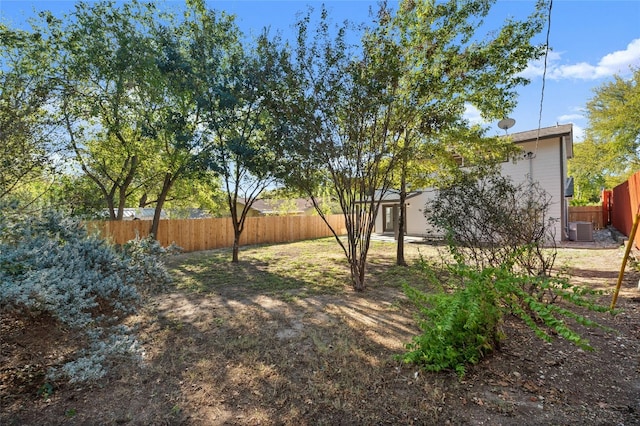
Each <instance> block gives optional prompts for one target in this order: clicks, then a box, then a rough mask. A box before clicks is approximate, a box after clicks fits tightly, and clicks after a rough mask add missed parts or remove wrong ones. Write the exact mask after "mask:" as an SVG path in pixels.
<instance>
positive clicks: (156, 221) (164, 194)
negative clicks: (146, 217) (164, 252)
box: [150, 173, 173, 240]
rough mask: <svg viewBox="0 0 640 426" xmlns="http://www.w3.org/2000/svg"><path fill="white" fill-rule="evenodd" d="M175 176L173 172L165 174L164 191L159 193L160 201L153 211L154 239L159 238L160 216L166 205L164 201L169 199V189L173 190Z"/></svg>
mask: <svg viewBox="0 0 640 426" xmlns="http://www.w3.org/2000/svg"><path fill="white" fill-rule="evenodd" d="M172 178H173V176H172V174H171V173H166V174H165V175H164V182H163V183H162V191H160V194H159V195H158V201H157V202H156V209H155V211H154V212H153V221H152V222H151V231H150V232H151V236H152V238H153V239H156V240H157V239H158V228H159V227H160V217H161V214H162V208H163V207H164V202H165V201H166V199H167V195H168V194H169V190H171V186H172V185H173V179H172Z"/></svg>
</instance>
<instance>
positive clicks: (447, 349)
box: [402, 264, 608, 375]
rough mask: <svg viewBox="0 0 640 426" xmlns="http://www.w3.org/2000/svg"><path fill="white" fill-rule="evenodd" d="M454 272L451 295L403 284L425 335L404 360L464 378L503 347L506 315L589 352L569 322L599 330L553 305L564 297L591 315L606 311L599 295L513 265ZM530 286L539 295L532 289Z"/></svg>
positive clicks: (459, 267) (547, 338) (455, 269)
mask: <svg viewBox="0 0 640 426" xmlns="http://www.w3.org/2000/svg"><path fill="white" fill-rule="evenodd" d="M451 273H452V276H451V279H452V284H451V286H450V288H449V290H451V291H450V292H446V291H445V288H444V287H442V288H441V291H439V292H436V293H434V294H427V293H424V292H422V291H420V290H417V289H415V288H413V287H410V286H407V285H405V286H404V291H405V293H406V294H407V296H408V297H409V299H410V300H411V301H412V302H413V303H415V304H416V305H417V306H418V308H419V312H420V316H419V327H420V329H421V330H422V332H423V334H422V335H420V336H417V337H415V338H414V339H413V342H411V343H409V344H407V345H406V348H407V349H408V350H409V351H408V352H407V353H406V354H404V355H403V356H402V359H403V360H404V361H405V362H411V363H416V364H419V365H421V366H422V367H423V368H425V369H426V370H428V371H441V370H445V369H453V370H455V371H456V372H457V373H458V374H460V375H462V374H464V372H465V366H466V365H468V364H475V363H477V362H478V361H479V360H481V359H482V358H483V357H484V356H485V355H486V354H488V353H490V352H492V351H493V350H494V349H496V348H498V347H499V344H500V341H501V340H502V339H503V338H504V335H503V333H502V331H501V329H502V325H503V322H504V318H505V317H506V316H507V315H514V316H515V317H517V318H519V319H520V320H521V321H523V322H524V323H525V324H526V325H527V326H529V327H530V328H531V329H532V330H533V331H534V332H535V334H536V335H537V336H538V337H540V338H541V339H543V340H545V341H550V340H551V339H552V337H551V336H552V335H553V334H557V335H559V336H561V337H563V338H565V339H567V340H568V341H570V342H572V343H574V344H576V345H578V346H579V347H581V348H583V349H587V350H590V349H592V348H591V347H590V346H589V342H588V340H587V339H585V338H584V337H583V336H582V335H580V333H579V332H578V331H576V330H575V329H574V328H572V327H571V326H570V325H569V324H568V321H573V322H575V323H577V324H581V325H584V326H587V327H601V326H600V325H599V324H598V323H596V322H594V321H592V320H589V319H588V318H586V317H585V316H583V315H580V314H577V313H575V312H574V311H572V310H570V309H568V308H565V307H563V306H560V305H559V304H555V303H554V302H556V301H557V300H558V299H561V300H563V301H565V302H568V305H573V306H582V307H586V308H588V309H590V310H593V311H599V312H604V311H607V310H608V308H607V307H604V306H599V305H597V304H595V303H594V302H593V300H592V299H591V297H590V296H592V295H596V294H601V293H599V292H596V291H593V290H589V289H586V288H583V287H580V286H574V285H570V284H569V282H568V281H567V280H566V279H561V278H551V277H546V276H535V277H531V276H527V275H524V274H515V273H513V272H512V271H511V268H510V266H509V265H506V266H502V267H500V268H485V269H483V270H480V271H479V270H477V269H475V268H469V267H467V266H465V265H462V264H458V265H456V266H454V267H451ZM532 288H535V289H536V290H537V291H536V292H531V291H529V290H530V289H532Z"/></svg>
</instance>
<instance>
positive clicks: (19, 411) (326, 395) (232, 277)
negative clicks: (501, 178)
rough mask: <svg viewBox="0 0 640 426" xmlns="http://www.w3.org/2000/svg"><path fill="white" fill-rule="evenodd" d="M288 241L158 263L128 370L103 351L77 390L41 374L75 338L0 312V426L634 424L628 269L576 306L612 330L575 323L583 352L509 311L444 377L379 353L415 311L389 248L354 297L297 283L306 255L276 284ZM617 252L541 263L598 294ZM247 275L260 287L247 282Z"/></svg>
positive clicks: (637, 299)
mask: <svg viewBox="0 0 640 426" xmlns="http://www.w3.org/2000/svg"><path fill="white" fill-rule="evenodd" d="M327 244H331V242H328V243H327ZM301 247H302V246H300V245H297V244H291V245H280V246H277V249H273V250H275V251H272V252H270V254H269V256H271V258H265V257H264V255H263V257H262V258H261V260H260V261H255V260H254V261H250V262H246V263H243V262H241V264H240V265H236V266H233V267H232V266H229V267H228V269H226V270H224V271H223V270H221V268H222V267H220V266H216V268H217V270H210V269H207V268H211V265H210V264H209V263H208V262H209V260H208V259H210V258H211V256H212V254H211V252H203V253H195V254H184V255H180V256H178V257H176V258H174V259H172V260H171V261H170V265H169V266H170V267H171V269H172V271H173V273H174V274H175V275H176V276H177V277H179V279H178V281H177V282H178V283H182V285H176V286H174V287H172V288H170V289H168V290H167V291H166V292H162V293H161V294H157V295H154V296H152V297H149V298H148V299H147V300H146V301H145V304H144V306H143V307H142V309H141V312H140V314H139V315H137V316H136V317H132V318H130V319H129V320H128V321H129V323H131V324H133V325H136V326H137V330H138V336H139V339H140V341H141V343H142V345H143V347H144V348H145V351H146V353H145V356H144V363H143V364H142V365H135V364H133V363H131V362H130V361H128V360H116V361H115V362H114V363H113V365H111V367H112V368H111V371H110V373H109V375H108V376H107V377H105V378H104V380H102V381H101V382H99V383H97V384H94V385H91V386H89V385H70V384H65V383H48V382H46V380H45V378H44V371H45V370H46V367H47V366H50V365H54V364H56V363H59V362H60V360H61V359H64V357H65V356H66V354H68V353H70V352H71V351H72V350H74V349H75V348H76V347H77V345H78V344H79V342H76V341H75V340H74V336H73V334H72V333H70V332H69V331H66V330H64V329H61V328H60V327H55V326H53V327H52V322H51V320H50V319H48V318H46V317H42V316H41V317H38V318H21V317H16V316H12V315H8V314H3V315H0V333H1V334H0V336H1V341H0V424H2V425H25V424H27V425H56V424H69V425H92V424H101V425H102V424H131V425H147V424H154V425H162V424H166V425H174V424H176V425H223V424H227V425H258V424H261V425H280V424H281V425H323V424H326V425H340V424H344V425H347V424H348V425H356V424H357V425H378V424H419V425H436V424H437V425H442V424H452V425H453V424H460V425H462V424H470V425H479V424H485V425H547V424H555V425H585V424H587V425H632V424H640V399H639V398H638V395H639V394H640V375H639V371H638V367H639V366H638V355H639V349H640V340H639V338H640V292H639V291H638V290H637V286H638V279H639V278H640V276H639V274H638V273H637V272H635V269H634V268H631V267H629V268H628V269H627V274H626V278H625V280H624V283H623V287H622V291H621V293H620V297H619V299H618V308H620V309H621V310H622V312H621V313H619V314H618V315H616V316H612V315H611V314H608V313H588V316H589V317H590V318H593V319H595V320H597V321H598V322H600V323H602V324H603V325H606V326H609V327H611V328H614V329H616V330H617V331H616V332H615V333H611V332H608V331H606V330H602V329H590V330H583V332H584V333H586V335H587V336H588V337H589V340H590V342H591V345H592V346H593V347H594V348H595V351H594V352H585V351H583V350H581V349H578V348H576V347H574V346H572V345H571V344H569V343H568V342H566V341H563V340H562V339H554V340H553V342H551V343H544V342H542V341H540V340H539V339H538V338H536V337H535V336H534V335H533V333H532V332H531V331H529V330H528V329H527V328H526V327H524V326H523V325H522V324H521V323H518V322H516V321H515V320H513V319H511V318H509V319H507V322H506V324H505V332H506V334H507V339H506V340H505V342H504V343H503V345H502V347H501V349H500V351H498V352H496V353H494V354H492V355H491V356H489V357H488V358H487V359H485V360H483V361H482V362H481V363H480V364H478V365H476V366H473V367H471V368H470V369H469V371H468V373H467V374H466V376H465V377H464V378H462V379H459V378H458V377H457V376H456V375H455V374H454V373H451V372H445V373H437V374H434V373H425V372H422V371H420V370H419V369H418V368H416V367H415V366H411V365H405V364H402V363H400V362H399V361H397V360H395V358H394V356H395V355H397V354H400V353H402V350H403V344H404V343H407V342H409V341H410V340H411V338H412V337H413V336H415V335H416V334H417V333H418V329H417V327H416V323H415V320H414V317H413V316H414V314H415V310H414V309H413V308H412V306H411V305H410V304H409V303H408V302H407V301H406V298H405V297H404V295H403V294H402V291H401V289H400V288H399V285H391V284H390V283H394V282H395V281H397V279H398V276H399V275H398V274H400V273H401V272H398V270H397V269H392V268H389V265H391V264H392V263H393V254H394V253H393V246H392V245H384V243H379V244H378V245H377V246H375V247H374V250H373V251H374V254H375V253H378V254H377V255H374V256H373V257H372V260H373V263H372V265H371V267H370V271H369V274H370V276H371V281H370V289H369V290H368V291H367V292H365V293H364V294H357V293H353V292H351V291H350V290H349V289H347V288H337V289H336V288H334V287H330V286H329V287H326V288H323V290H322V291H318V290H317V289H316V290H314V289H313V288H312V287H311V286H310V285H308V284H307V283H305V282H302V280H303V279H304V278H303V277H304V276H305V274H306V275H309V274H312V272H311V270H312V267H311V266H310V265H311V263H312V262H313V261H314V256H313V255H312V256H310V258H311V260H309V263H308V264H305V262H299V263H298V264H296V265H297V266H291V264H289V266H288V267H287V269H289V270H290V269H292V268H298V269H299V272H300V275H299V276H300V278H297V279H292V278H289V279H287V280H286V281H279V280H278V276H279V272H277V270H275V269H273V268H274V267H275V266H274V265H277V264H279V263H281V262H283V261H281V260H280V259H283V258H284V257H286V256H289V258H292V257H295V258H297V259H300V258H302V255H301V251H302V248H301ZM326 247H328V246H325V245H320V246H319V247H318V248H317V250H318V251H319V252H318V253H317V254H316V255H315V259H316V260H317V259H318V258H320V257H322V259H323V262H325V263H324V264H323V265H325V267H324V268H323V270H322V271H321V272H322V273H321V274H320V275H319V276H318V277H314V278H313V279H314V280H315V281H316V282H319V283H320V282H322V277H331V280H333V281H335V279H336V277H338V278H340V277H346V272H347V271H346V268H343V265H342V262H343V260H342V258H341V253H339V252H337V251H336V252H335V254H334V253H333V252H332V254H330V255H328V254H326V253H324V254H323V255H322V256H320V252H322V251H323V250H326ZM418 249H420V251H421V253H423V254H424V253H425V250H427V249H426V248H423V247H420V246H419V245H413V244H411V245H410V247H408V252H409V255H410V256H411V255H413V256H417V250H418ZM380 253H382V254H380ZM623 253H624V251H623V250H622V249H621V248H620V246H619V245H617V244H614V243H612V242H611V241H609V239H608V238H607V236H605V237H601V236H599V238H598V241H596V242H595V243H589V244H580V245H578V244H569V247H565V248H561V249H560V251H559V255H558V259H557V261H556V265H557V266H558V267H559V268H563V269H564V270H565V271H566V272H567V273H569V274H570V275H571V276H572V281H573V282H576V283H578V282H579V283H582V284H585V285H588V286H591V287H594V288H602V289H612V288H613V287H614V286H615V282H616V278H617V275H618V269H619V268H620V264H621V261H622V256H623ZM242 256H245V257H249V256H251V253H250V252H243V253H242V254H241V257H242ZM278 256H280V257H278ZM283 256H284V257H283ZM270 259H271V260H270ZM223 273H225V274H226V275H224V274H223ZM264 274H267V275H264ZM256 276H260V277H261V278H260V280H261V282H265V281H269V280H271V281H270V282H271V284H270V286H268V287H264V286H258V284H257V282H255V279H256ZM224 280H229V282H227V283H225V282H224ZM292 280H298V281H299V282H296V283H295V284H296V285H293V284H292ZM213 281H215V282H216V283H218V284H216V285H211V284H210V282H213ZM207 282H209V285H205V283H207ZM238 282H241V283H243V284H242V285H239V284H234V283H238ZM283 282H286V285H285V284H282V283H283ZM184 283H190V284H189V286H186V287H185V285H186V284H184ZM610 300H611V296H610V295H609V296H606V297H603V299H602V302H603V304H605V305H608V304H609V303H610ZM47 385H48V386H47Z"/></svg>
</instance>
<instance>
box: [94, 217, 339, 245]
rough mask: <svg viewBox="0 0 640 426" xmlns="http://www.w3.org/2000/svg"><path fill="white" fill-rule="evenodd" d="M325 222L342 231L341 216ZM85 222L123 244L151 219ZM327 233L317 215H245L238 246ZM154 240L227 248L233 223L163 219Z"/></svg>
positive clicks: (227, 220) (142, 232)
mask: <svg viewBox="0 0 640 426" xmlns="http://www.w3.org/2000/svg"><path fill="white" fill-rule="evenodd" d="M327 221H328V222H329V223H330V224H331V226H332V227H333V228H334V229H335V230H336V231H337V232H338V234H339V235H344V234H345V233H346V228H345V226H344V217H343V216H342V215H331V216H327ZM86 225H87V228H88V229H89V230H90V231H91V232H94V231H95V232H98V233H99V234H100V235H101V236H102V237H103V238H106V239H109V240H111V241H112V242H113V243H115V244H124V243H125V242H127V241H129V240H132V239H134V238H136V236H139V237H141V238H143V237H146V236H148V235H149V231H150V228H151V221H147V220H124V221H91V222H87V223H86ZM331 235H332V233H331V230H330V229H329V227H328V226H327V225H326V224H325V223H324V221H323V220H322V218H320V216H266V217H248V218H247V219H246V223H245V228H244V232H243V234H242V236H241V238H240V245H253V244H267V243H268V244H272V243H279V242H291V241H301V240H308V239H313V238H322V237H329V236H331ZM158 241H159V242H160V244H162V245H163V246H168V245H170V244H171V243H175V244H177V245H178V246H180V247H182V248H183V250H184V251H186V252H190V251H200V250H211V249H215V248H222V247H231V246H232V245H233V225H232V224H231V219H230V218H211V219H170V220H166V219H163V220H161V221H160V224H159V226H158Z"/></svg>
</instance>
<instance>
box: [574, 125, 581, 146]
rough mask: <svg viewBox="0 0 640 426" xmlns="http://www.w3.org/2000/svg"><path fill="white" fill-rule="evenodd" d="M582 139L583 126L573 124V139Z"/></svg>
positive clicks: (579, 140)
mask: <svg viewBox="0 0 640 426" xmlns="http://www.w3.org/2000/svg"><path fill="white" fill-rule="evenodd" d="M583 140H584V128H582V127H580V126H576V125H575V124H574V125H573V141H574V142H582V141H583Z"/></svg>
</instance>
